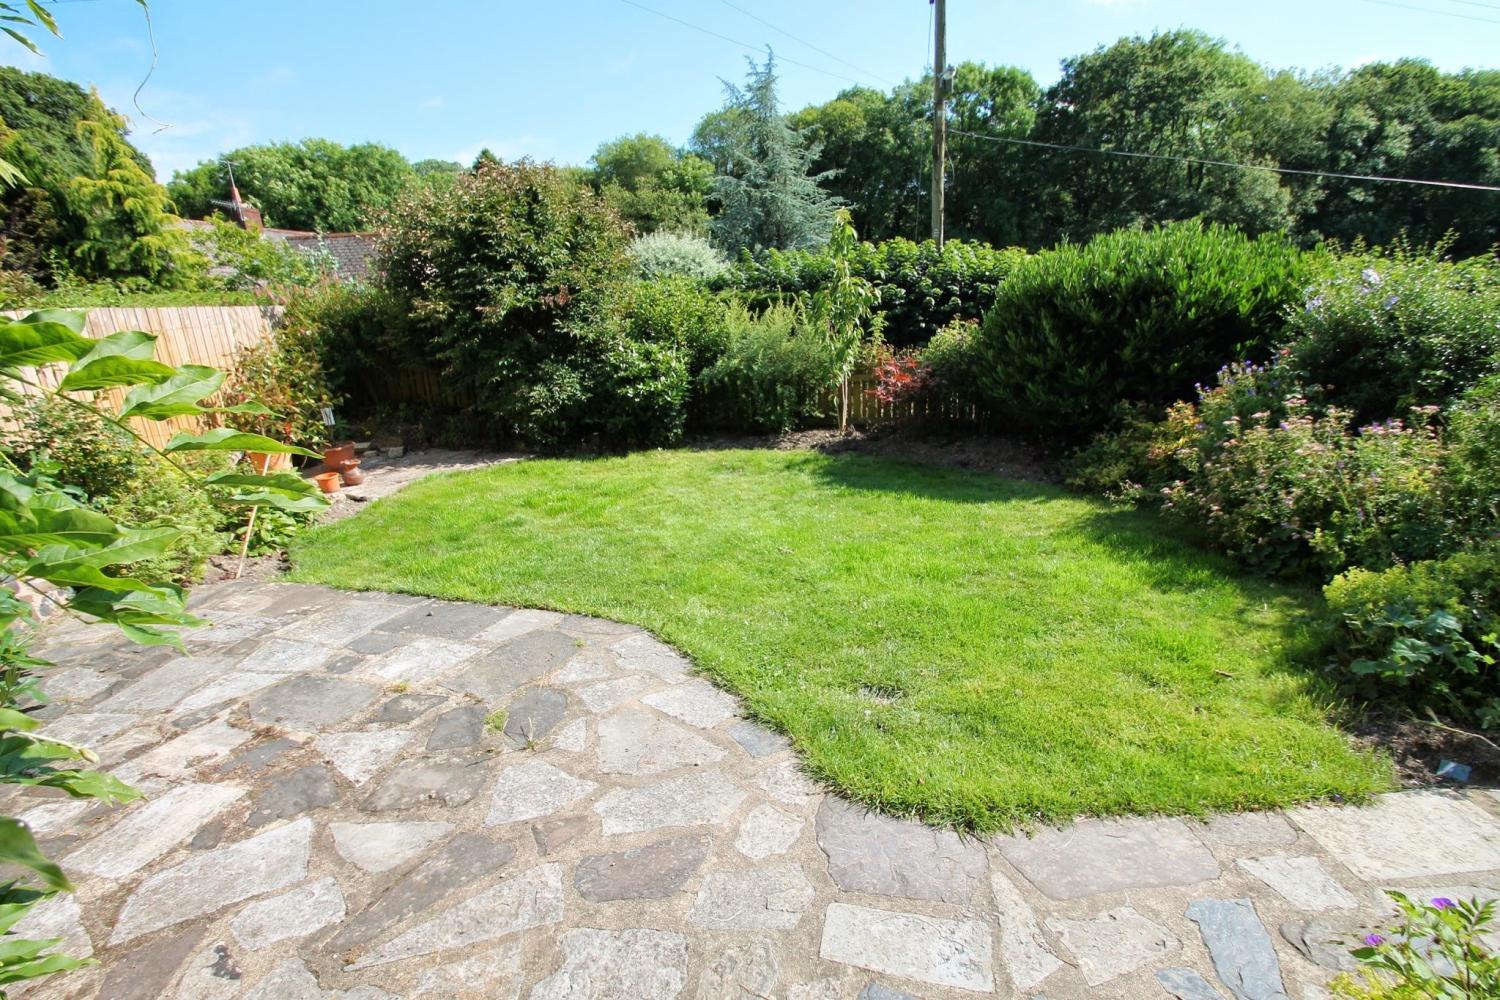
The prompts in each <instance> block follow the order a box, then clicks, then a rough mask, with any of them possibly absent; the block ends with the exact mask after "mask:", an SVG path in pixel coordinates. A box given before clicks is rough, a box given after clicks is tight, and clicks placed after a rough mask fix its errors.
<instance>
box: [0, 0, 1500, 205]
mask: <svg viewBox="0 0 1500 1000" xmlns="http://www.w3.org/2000/svg"><path fill="white" fill-rule="evenodd" d="M639 2H640V3H642V4H644V5H645V6H647V7H651V8H653V9H655V10H657V11H660V12H662V13H666V14H670V15H673V16H675V17H678V18H681V19H682V20H685V21H690V22H692V23H694V24H697V25H700V26H702V27H703V28H707V29H709V30H711V31H715V32H718V33H719V34H721V35H725V36H728V37H730V38H732V39H736V40H738V41H741V42H746V43H750V44H752V45H757V46H759V45H764V44H766V43H770V44H771V45H773V46H774V47H775V49H776V51H777V53H778V55H779V56H783V57H785V58H786V60H788V61H785V62H783V64H782V93H783V98H784V100H785V102H786V103H787V105H788V106H790V107H801V106H803V105H805V104H808V103H812V102H817V101H823V100H826V99H828V98H829V97H832V96H833V95H834V94H836V93H837V92H838V91H839V90H840V89H842V88H843V87H846V86H848V85H849V84H850V83H851V82H853V81H859V82H863V83H868V84H870V85H874V86H885V85H887V83H888V82H889V81H896V80H901V79H903V78H905V77H908V76H914V75H917V74H919V73H920V72H921V71H922V68H923V66H924V64H925V61H926V60H928V59H930V52H929V49H928V16H929V9H930V8H929V5H928V3H927V2H926V0H734V5H735V6H737V7H739V8H742V9H743V10H744V11H750V12H752V13H753V14H754V15H755V16H756V17H759V18H761V19H763V20H764V21H767V22H770V23H771V24H773V25H775V26H776V27H778V28H781V29H785V30H786V31H788V32H790V33H792V34H794V35H797V36H799V37H800V38H802V39H806V40H807V41H809V42H811V43H812V44H813V45H815V46H817V48H820V49H824V50H826V51H827V52H831V53H834V54H836V55H838V56H839V57H841V58H842V59H843V60H846V61H847V63H850V64H853V65H854V66H857V67H859V69H853V68H851V67H850V66H849V65H846V64H844V63H841V62H835V61H834V60H832V59H830V58H829V57H828V56H827V55H824V54H822V53H820V52H818V51H816V50H815V49H812V48H808V47H807V46H805V45H803V44H801V43H799V42H797V41H793V40H792V39H791V38H788V37H786V36H785V35H783V34H780V33H778V32H777V31H775V30H773V29H772V28H771V27H767V26H766V25H765V24H762V23H759V22H758V21H756V20H754V19H752V18H751V17H748V16H746V14H745V13H742V12H741V11H740V10H735V9H734V8H733V7H731V6H730V5H729V4H728V3H726V2H725V0H639ZM1488 2H1490V3H1493V4H1495V5H1496V6H1494V7H1491V6H1486V5H1484V4H1478V3H1472V2H1464V0H1258V2H1254V3H1247V2H1244V0H1051V2H1044V0H1029V2H1022V0H949V8H950V9H949V61H950V62H955V63H956V62H959V61H961V60H965V59H973V60H980V61H984V62H987V63H991V64H1001V63H1008V64H1014V65H1019V66H1022V67H1025V68H1026V69H1029V70H1030V71H1031V72H1032V73H1033V74H1034V75H1035V76H1036V77H1037V79H1038V80H1039V81H1041V82H1042V83H1044V84H1045V83H1048V82H1051V81H1052V80H1054V79H1056V77H1057V73H1058V63H1059V61H1060V60H1061V59H1063V58H1065V57H1067V56H1069V55H1074V54H1077V53H1081V52H1086V51H1088V50H1090V49H1093V48H1095V47H1097V46H1099V45H1101V44H1107V43H1109V42H1111V41H1113V40H1114V39H1116V38H1118V37H1120V36H1121V35H1126V34H1144V33H1149V32H1151V31H1152V30H1153V29H1158V28H1160V29H1170V28H1176V27H1192V28H1199V29H1202V30H1204V31H1207V32H1209V33H1210V34H1213V35H1216V36H1219V37H1222V38H1225V39H1227V40H1228V41H1229V42H1230V43H1231V44H1233V45H1235V46H1237V47H1239V48H1240V49H1242V50H1243V51H1244V52H1245V53H1247V54H1248V55H1250V56H1251V57H1252V58H1254V59H1256V60H1257V61H1259V62H1262V63H1265V64H1267V65H1271V66H1278V67H1280V66H1300V67H1304V68H1320V67H1329V66H1354V65H1359V64H1361V63H1364V62H1369V61H1371V60H1375V59H1390V58H1395V57H1398V56H1420V57H1423V58H1426V59H1429V60H1431V61H1432V62H1434V63H1435V64H1437V65H1438V66H1440V67H1443V68H1445V69H1458V68H1462V67H1465V66H1484V65H1494V64H1495V62H1496V59H1495V53H1496V52H1500V0H1488ZM1413 7H1418V8H1421V9H1420V10H1414V9H1410V8H1413ZM151 11H152V17H153V19H154V24H155V35H156V44H157V48H158V51H159V54H160V55H159V62H158V65H157V68H156V71H155V73H154V75H153V76H152V78H151V80H150V81H149V82H148V83H147V85H146V87H145V88H144V90H143V91H142V92H141V95H140V105H141V108H143V109H144V111H145V112H146V114H148V115H149V116H151V118H154V119H156V121H155V122H153V121H151V120H148V119H147V118H145V117H143V116H142V115H141V114H140V113H139V112H138V111H137V110H136V109H135V108H134V106H133V104H132V99H131V95H132V93H133V91H134V90H135V88H136V86H137V85H138V84H139V83H140V82H141V80H142V78H143V77H144V76H145V74H146V71H147V68H148V67H149V65H150V46H149V44H148V41H147V34H146V27H145V23H144V21H143V19H142V17H141V13H140V8H139V7H138V6H137V5H136V4H135V3H134V0H62V2H61V3H59V4H58V6H57V13H58V17H59V19H60V21H61V22H62V26H63V31H64V34H65V36H66V37H65V38H64V40H61V41H59V40H56V39H46V40H45V42H44V45H45V48H46V50H47V57H46V58H45V59H34V58H31V57H30V56H27V55H26V54H25V53H24V52H22V51H21V50H20V49H19V48H18V47H17V46H14V45H10V43H8V42H7V43H5V44H6V46H7V48H6V49H5V50H0V51H3V54H4V55H5V56H6V57H7V58H8V61H10V62H13V63H15V64H16V65H22V66H25V67H26V68H28V69H42V70H45V71H47V72H51V73H54V74H56V75H59V76H63V77H66V78H68V79H72V80H76V81H78V82H79V83H83V84H89V83H93V84H97V85H98V87H99V89H100V91H101V92H102V93H103V94H104V97H105V99H106V101H108V102H109V103H110V104H111V105H113V106H115V107H117V108H119V109H120V110H122V111H124V112H126V113H127V114H129V115H130V116H131V118H132V120H133V121H134V124H135V133H134V138H135V140H136V141H137V143H138V144H139V145H140V146H141V147H142V148H143V149H144V150H145V151H146V152H147V153H148V154H150V156H151V157H152V159H153V161H154V162H155V163H156V166H157V171H158V174H159V175H161V176H162V179H166V178H167V177H169V176H170V175H171V173H172V171H174V170H177V169H180V168H182V167H186V166H190V165H192V164H193V163H195V162H197V161H198V160H200V159H204V158H208V157H212V156H214V155H216V154H218V153H221V152H223V151H225V150H229V149H232V148H234V147H236V146H240V145H244V144H247V143H255V142H267V141H275V140H282V139H298V138H302V137H305V136H325V137H328V138H331V139H336V140H338V141H341V142H346V143H349V142H361V141H379V142H383V143H386V144H388V145H392V146H395V147H396V148H398V149H400V150H401V151H402V152H403V153H405V154H406V155H407V156H408V157H411V158H412V159H421V158H425V157H439V158H443V159H458V160H462V161H466V162H467V161H468V160H471V159H472V158H473V157H474V155H475V154H476V153H477V152H478V150H479V149H480V148H481V147H484V146H488V147H490V148H491V149H493V150H494V151H495V152H496V153H497V154H499V155H501V156H503V157H517V156H522V155H529V156H533V157H536V158H538V159H552V160H557V161H559V162H567V163H583V162H585V161H586V160H587V159H588V157H589V155H590V154H591V153H592V152H593V150H594V149H595V148H596V147H597V146H598V144H599V143H600V142H602V141H604V140H607V139H611V138H614V137H616V136H618V135H621V134H624V133H627V132H635V131H649V132H659V133H661V134H663V135H665V136H667V137H668V138H670V139H672V140H673V141H677V142H681V141H684V140H685V139H686V138H687V136H688V134H689V132H690V131H691V130H692V127H693V125H694V123H695V122H696V121H697V120H698V118H699V117H700V116H701V115H703V113H704V112H706V111H708V110H711V109H713V108H715V107H717V106H719V104H720V103H722V95H723V90H722V85H721V83H720V79H721V78H724V77H729V78H732V79H739V78H741V77H742V76H743V73H744V66H745V62H744V60H745V56H746V55H747V54H749V53H748V52H747V50H746V49H744V48H741V47H739V46H738V45H736V44H734V43H733V42H729V41H724V40H721V39H718V38H713V37H709V36H707V35H704V34H700V33H698V32H695V31H693V30H691V29H689V28H686V27H683V26H681V25H679V24H676V23H673V22H671V21H668V20H665V19H663V18H662V17H659V16H656V15H654V14H652V13H649V12H647V11H646V10H642V9H640V8H639V7H636V6H632V5H631V4H630V3H628V2H627V0H552V2H547V0H543V2H531V3H521V2H518V0H500V2H497V0H488V2H486V0H404V2H398V0H256V2H254V3H232V2H228V0H153V2H152V5H151ZM1438 11H1443V12H1446V14H1440V13H1436V12H1438ZM790 60H797V61H798V62H804V63H808V64H810V65H812V66H817V67H822V68H823V70H824V72H817V71H814V70H813V69H810V68H805V67H803V66H799V65H793V64H792V63H791V62H790ZM158 123H161V124H165V125H167V126H169V127H166V128H160V125H159V124H158Z"/></svg>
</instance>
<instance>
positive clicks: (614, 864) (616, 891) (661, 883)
mask: <svg viewBox="0 0 1500 1000" xmlns="http://www.w3.org/2000/svg"><path fill="white" fill-rule="evenodd" d="M708 848H709V839H708V838H707V837H691V836H689V837H674V838H673V839H671V840H663V841H660V842H659V843H655V844H648V845H647V846H645V847H637V848H635V849H634V850H630V851H619V852H617V853H615V854H594V855H590V856H589V857H586V858H584V859H583V860H582V861H580V862H578V868H577V870H576V871H575V872H574V873H573V885H574V886H575V887H576V888H577V889H578V894H579V895H580V896H582V897H583V898H584V899H587V900H591V901H593V902H595V903H603V902H608V901H610V900H614V899H666V898H668V897H669V896H673V895H675V894H676V893H677V891H678V890H679V889H681V888H682V886H683V884H684V883H685V882H687V880H688V879H690V878H692V877H693V876H694V875H696V874H698V869H699V868H701V867H702V866H703V862H704V859H706V858H707V857H708Z"/></svg>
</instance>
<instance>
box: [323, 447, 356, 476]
mask: <svg viewBox="0 0 1500 1000" xmlns="http://www.w3.org/2000/svg"><path fill="white" fill-rule="evenodd" d="M353 458H354V442H353V441H341V442H339V443H338V444H331V445H329V446H328V447H327V448H324V449H323V467H324V468H326V469H329V470H331V471H337V470H338V467H339V465H340V464H342V463H343V462H346V461H349V460H351V459H353Z"/></svg>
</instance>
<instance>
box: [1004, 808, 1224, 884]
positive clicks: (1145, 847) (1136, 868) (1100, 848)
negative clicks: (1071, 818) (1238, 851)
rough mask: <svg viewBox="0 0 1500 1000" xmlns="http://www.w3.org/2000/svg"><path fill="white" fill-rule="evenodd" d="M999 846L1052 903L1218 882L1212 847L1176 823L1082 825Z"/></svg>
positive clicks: (1089, 822)
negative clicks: (1164, 887) (1115, 893)
mask: <svg viewBox="0 0 1500 1000" xmlns="http://www.w3.org/2000/svg"><path fill="white" fill-rule="evenodd" d="M996 846H998V847H999V849H1000V852H1001V853H1002V854H1004V855H1005V858H1006V860H1007V861H1009V862H1010V863H1011V864H1013V865H1015V866H1016V867H1017V868H1019V869H1020V870H1021V873H1022V874H1023V875H1025V876H1026V878H1027V879H1029V880H1030V881H1031V884H1032V885H1034V886H1036V887H1037V888H1038V889H1040V890H1041V891H1042V892H1044V893H1046V894H1047V895H1048V896H1050V897H1051V898H1052V899H1083V898H1085V897H1087V896H1094V895H1098V894H1099V893H1104V892H1118V891H1120V890H1123V889H1152V888H1157V887H1159V886H1167V885H1192V884H1194V883H1196V882H1206V881H1209V880H1210V879H1215V878H1218V877H1219V865H1218V862H1216V861H1215V860H1214V856H1213V855H1212V854H1210V853H1209V851H1208V848H1206V847H1204V846H1203V842H1202V841H1200V840H1199V839H1198V838H1197V837H1195V836H1193V834H1192V832H1191V831H1190V830H1189V829H1188V828H1187V826H1186V825H1184V824H1183V823H1182V821H1181V820H1175V819H1165V820H1144V819H1131V820H1108V821H1101V820H1083V821H1080V822H1079V823H1077V824H1075V825H1074V826H1071V827H1069V828H1067V829H1065V830H1046V831H1043V832H1042V833H1040V834H1038V835H1037V836H1036V837H1034V838H1031V839H1027V838H1025V837H1021V836H1017V837H1005V838H1000V839H998V840H997V841H996Z"/></svg>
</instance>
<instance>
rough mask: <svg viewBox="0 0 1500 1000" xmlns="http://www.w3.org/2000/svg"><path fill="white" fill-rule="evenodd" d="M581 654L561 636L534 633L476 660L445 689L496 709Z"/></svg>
mask: <svg viewBox="0 0 1500 1000" xmlns="http://www.w3.org/2000/svg"><path fill="white" fill-rule="evenodd" d="M577 652H578V647H577V646H575V645H573V640H572V639H570V638H568V637H567V636H565V635H563V634H562V633H561V632H531V633H528V634H527V635H523V636H521V638H519V639H512V640H510V641H509V642H507V643H505V644H504V645H502V646H497V647H496V648H495V649H494V650H493V651H491V652H489V653H486V654H484V655H483V656H478V657H476V658H475V659H474V662H473V663H471V664H469V665H468V666H467V667H465V668H464V669H463V670H462V671H460V672H459V673H457V674H454V675H453V676H452V677H448V678H446V679H444V680H443V681H442V685H443V687H445V688H448V689H449V690H450V691H460V692H462V693H464V694H467V695H470V696H472V697H474V698H477V699H479V700H480V701H481V702H483V703H485V704H486V705H492V704H494V703H496V702H499V701H501V700H503V699H504V698H505V697H506V696H508V695H509V694H510V693H511V692H513V691H516V690H519V689H520V688H523V687H525V686H526V685H527V684H530V683H532V682H533V681H537V680H540V679H541V678H543V677H545V676H546V675H548V674H550V673H552V671H554V670H556V669H557V668H558V667H560V666H562V665H563V664H564V663H566V662H567V661H568V660H569V659H570V658H571V657H572V656H573V654H575V653H577Z"/></svg>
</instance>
